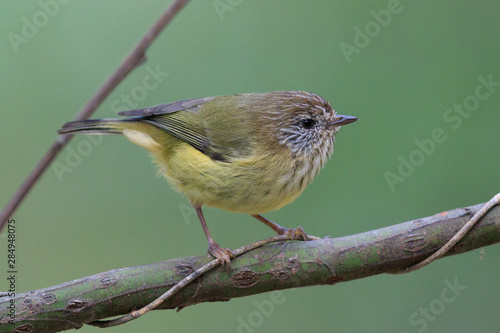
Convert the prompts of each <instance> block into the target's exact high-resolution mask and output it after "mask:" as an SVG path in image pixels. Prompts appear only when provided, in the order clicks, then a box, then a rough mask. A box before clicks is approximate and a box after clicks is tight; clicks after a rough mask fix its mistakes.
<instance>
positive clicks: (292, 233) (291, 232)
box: [280, 227, 311, 241]
mask: <svg viewBox="0 0 500 333" xmlns="http://www.w3.org/2000/svg"><path fill="white" fill-rule="evenodd" d="M280 235H287V236H288V238H289V239H291V240H301V241H309V240H311V238H310V237H309V236H308V235H307V234H306V232H305V231H304V229H302V227H297V228H283V231H282V233H280Z"/></svg>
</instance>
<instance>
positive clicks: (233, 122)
mask: <svg viewBox="0 0 500 333" xmlns="http://www.w3.org/2000/svg"><path fill="white" fill-rule="evenodd" d="M118 114H119V115H120V116H125V117H126V118H121V119H114V118H108V119H90V120H80V121H71V122H67V123H66V124H64V125H63V126H62V128H61V129H60V130H59V131H58V133H59V134H62V135H67V134H76V133H86V134H96V135H104V134H121V135H123V136H125V137H126V138H127V139H128V140H130V141H131V142H132V143H134V144H136V145H138V146H141V147H143V148H145V149H146V150H148V151H149V152H150V154H151V155H152V159H153V161H154V162H155V163H156V165H157V166H158V172H159V173H160V174H162V175H164V176H165V178H166V179H167V180H168V181H169V183H170V184H171V185H172V186H173V187H174V188H176V189H177V190H178V191H180V192H181V193H183V194H184V195H185V196H186V197H187V198H188V200H189V201H190V202H191V204H192V205H193V207H194V209H195V210H196V213H197V215H198V218H199V220H200V222H201V225H202V228H203V231H204V233H205V236H206V238H207V241H208V253H210V254H212V255H213V256H214V257H215V258H217V259H219V261H220V262H221V263H222V264H223V265H229V264H230V261H231V259H232V258H233V257H234V254H233V252H232V251H231V250H230V249H227V248H223V247H221V246H220V245H219V244H218V243H217V242H215V241H214V239H213V238H212V236H211V234H210V232H209V230H208V227H207V224H206V221H205V218H204V216H203V212H202V207H203V206H205V207H216V208H220V209H223V210H226V211H230V212H237V213H245V214H249V215H251V216H253V217H255V218H256V219H258V220H259V221H261V222H263V223H264V224H266V225H267V226H269V227H271V228H272V229H273V230H274V231H275V232H276V233H277V234H278V235H288V237H289V238H290V239H303V240H307V235H306V234H305V232H303V229H302V228H300V227H298V228H296V229H292V228H285V227H282V226H280V225H279V224H276V223H274V222H272V221H270V220H268V219H267V218H265V217H263V216H262V214H263V213H266V212H269V211H273V210H277V209H280V208H282V207H283V206H285V205H287V204H290V203H291V202H293V201H294V200H295V199H296V198H297V197H298V196H299V195H300V194H301V193H302V192H303V191H304V189H305V188H306V187H307V185H308V184H310V183H311V182H312V180H313V179H314V177H315V176H316V175H317V174H318V172H319V171H320V169H321V168H322V167H323V166H324V165H325V163H326V162H327V160H328V159H329V157H330V156H331V154H332V153H333V149H334V141H335V133H336V132H337V131H338V130H339V129H340V127H341V126H343V125H347V124H350V123H352V122H355V121H356V120H358V118H356V117H354V116H348V115H339V114H337V112H336V111H335V110H334V109H333V108H332V107H331V105H330V104H329V103H328V102H327V101H326V100H324V99H323V98H322V97H320V96H318V95H316V94H314V93H310V92H305V91H272V92H267V93H244V94H236V95H228V96H216V97H205V98H195V99H186V100H181V101H177V102H173V103H167V104H161V105H156V106H152V107H148V108H143V109H138V110H131V111H124V112H119V113H118Z"/></svg>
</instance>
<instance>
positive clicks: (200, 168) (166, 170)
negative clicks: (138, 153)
mask: <svg viewBox="0 0 500 333" xmlns="http://www.w3.org/2000/svg"><path fill="white" fill-rule="evenodd" d="M153 155H154V156H155V161H156V163H158V165H159V166H160V171H161V173H162V174H164V175H165V177H166V178H167V179H168V180H169V182H170V183H171V184H172V185H173V186H174V187H175V188H177V189H178V190H179V191H180V192H182V193H184V194H185V195H186V196H187V197H188V198H189V199H190V200H191V202H192V203H193V204H195V205H204V206H209V207H217V208H221V209H224V210H228V211H233V212H240V213H247V214H262V213H264V212H268V211H271V210H276V209H279V208H281V207H283V206H284V205H287V204H289V203H291V202H292V201H294V200H295V199H296V198H297V197H298V196H299V195H300V194H301V193H302V191H303V190H304V189H305V187H306V186H307V184H308V183H309V182H310V180H311V178H312V177H311V175H310V172H309V170H308V168H307V167H305V166H302V165H300V166H296V163H295V162H296V161H294V162H292V159H291V158H288V159H287V158H283V156H281V157H278V156H276V155H271V154H268V155H267V156H266V155H262V154H256V155H257V156H256V157H251V158H240V159H235V160H232V161H231V162H229V163H227V162H220V161H214V160H212V159H211V158H209V157H208V156H206V155H205V154H203V153H201V152H200V151H198V150H196V149H194V148H193V147H191V146H190V145H188V144H186V143H179V144H178V145H176V147H175V149H172V150H169V151H163V152H162V153H156V154H155V153H153ZM287 160H288V161H287Z"/></svg>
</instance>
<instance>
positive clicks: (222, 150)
mask: <svg viewBox="0 0 500 333" xmlns="http://www.w3.org/2000/svg"><path fill="white" fill-rule="evenodd" d="M215 98H216V97H206V98H196V99H189V100H183V101H178V102H174V103H170V104H162V105H157V106H152V107H149V108H145V109H140V110H132V111H125V112H120V113H119V114H120V115H122V116H135V117H138V120H139V121H143V122H146V123H148V124H151V125H153V126H156V127H158V128H160V129H162V130H164V131H165V132H167V133H169V134H171V135H173V136H174V137H176V138H178V139H180V140H182V141H184V142H186V143H188V144H190V145H191V146H193V147H194V148H196V149H197V150H199V151H201V152H202V153H204V154H205V155H207V156H209V157H210V158H212V159H213V160H216V161H221V162H227V161H229V160H230V158H231V157H242V156H244V155H247V154H248V153H249V149H250V148H251V147H250V141H249V140H250V136H249V135H248V133H247V130H248V128H246V126H245V124H243V123H241V122H242V121H244V120H243V119H242V117H235V116H234V113H233V112H224V111H226V110H231V109H234V106H233V105H232V104H229V105H228V104H225V103H227V100H228V99H217V101H216V102H214V104H213V105H212V106H211V107H210V109H209V110H208V111H207V109H205V110H203V111H202V112H198V111H200V110H201V109H202V107H203V105H204V104H205V103H207V102H210V101H213V100H214V99H215ZM224 101H226V102H224ZM201 113H203V117H201ZM234 128H240V129H241V130H240V131H239V132H238V134H236V135H235V133H234Z"/></svg>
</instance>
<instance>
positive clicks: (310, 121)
mask: <svg viewBox="0 0 500 333" xmlns="http://www.w3.org/2000/svg"><path fill="white" fill-rule="evenodd" d="M314 124H316V122H315V121H314V119H311V118H308V119H304V120H302V121H301V122H300V126H302V128H305V129H310V128H312V127H313V126H314Z"/></svg>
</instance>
